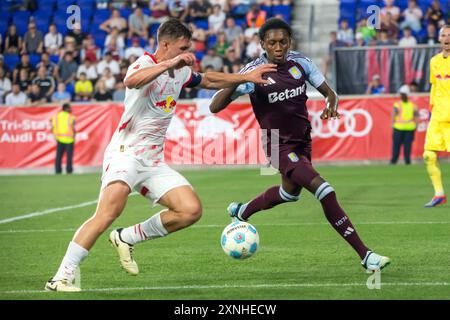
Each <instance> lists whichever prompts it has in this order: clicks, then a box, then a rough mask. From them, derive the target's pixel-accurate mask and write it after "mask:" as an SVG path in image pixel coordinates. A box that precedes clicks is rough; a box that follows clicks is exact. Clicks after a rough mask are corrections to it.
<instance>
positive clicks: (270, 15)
mask: <svg viewBox="0 0 450 320" xmlns="http://www.w3.org/2000/svg"><path fill="white" fill-rule="evenodd" d="M260 8H261V10H262V11H265V12H266V13H267V18H270V17H272V16H273V14H272V7H271V6H265V5H261V7H260Z"/></svg>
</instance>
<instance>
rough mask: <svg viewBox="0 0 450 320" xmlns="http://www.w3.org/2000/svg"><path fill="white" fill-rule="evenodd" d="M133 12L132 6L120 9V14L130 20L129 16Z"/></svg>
mask: <svg viewBox="0 0 450 320" xmlns="http://www.w3.org/2000/svg"><path fill="white" fill-rule="evenodd" d="M132 13H133V10H132V9H130V8H122V9H120V16H121V17H122V18H125V19H126V20H127V21H128V17H129V16H130V15H131V14H132Z"/></svg>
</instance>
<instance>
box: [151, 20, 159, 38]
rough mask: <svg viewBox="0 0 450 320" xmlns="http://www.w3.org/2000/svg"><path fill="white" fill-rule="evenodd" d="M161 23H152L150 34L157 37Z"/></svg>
mask: <svg viewBox="0 0 450 320" xmlns="http://www.w3.org/2000/svg"><path fill="white" fill-rule="evenodd" d="M160 25H161V24H160V23H153V24H151V25H150V34H151V35H153V36H155V37H156V33H157V31H158V28H159V26H160Z"/></svg>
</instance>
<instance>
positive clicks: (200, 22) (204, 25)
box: [194, 20, 209, 30]
mask: <svg viewBox="0 0 450 320" xmlns="http://www.w3.org/2000/svg"><path fill="white" fill-rule="evenodd" d="M194 24H195V26H196V27H197V28H199V29H203V30H208V28H209V26H208V21H206V20H198V21H194Z"/></svg>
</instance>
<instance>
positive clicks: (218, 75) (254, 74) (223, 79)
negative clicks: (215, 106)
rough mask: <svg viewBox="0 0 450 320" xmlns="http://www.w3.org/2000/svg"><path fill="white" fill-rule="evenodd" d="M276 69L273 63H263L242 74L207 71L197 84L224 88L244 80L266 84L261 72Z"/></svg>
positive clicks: (210, 87) (207, 87) (209, 87)
mask: <svg viewBox="0 0 450 320" xmlns="http://www.w3.org/2000/svg"><path fill="white" fill-rule="evenodd" d="M276 71H277V66H276V65H275V64H263V65H262V66H260V67H258V68H255V69H254V70H252V71H251V72H248V73H244V74H233V73H223V72H207V73H205V74H204V75H203V78H202V81H201V82H200V84H199V86H200V87H202V88H206V89H224V88H228V87H231V86H235V85H239V84H241V83H245V82H252V83H256V84H268V83H269V82H268V81H267V80H266V79H263V77H262V76H263V74H264V73H268V72H276Z"/></svg>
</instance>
